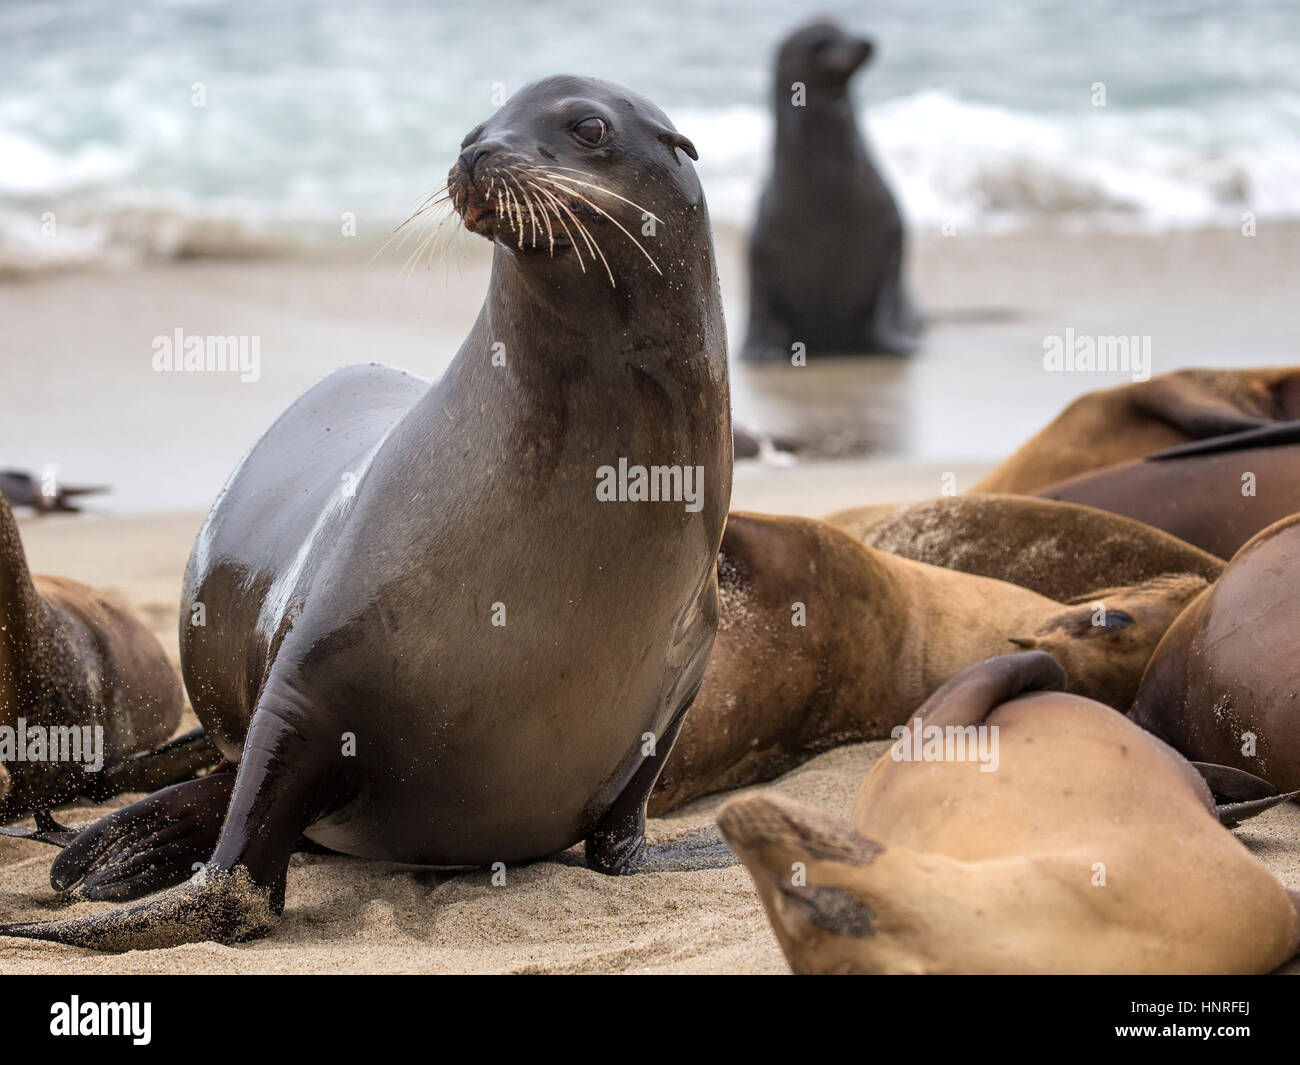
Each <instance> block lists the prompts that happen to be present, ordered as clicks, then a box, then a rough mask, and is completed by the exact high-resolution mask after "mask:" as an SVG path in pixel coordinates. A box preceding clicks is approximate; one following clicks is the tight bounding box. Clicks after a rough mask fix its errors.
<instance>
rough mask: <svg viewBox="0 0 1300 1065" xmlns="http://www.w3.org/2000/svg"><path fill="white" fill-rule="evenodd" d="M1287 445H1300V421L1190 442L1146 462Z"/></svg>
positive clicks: (1160, 453)
mask: <svg viewBox="0 0 1300 1065" xmlns="http://www.w3.org/2000/svg"><path fill="white" fill-rule="evenodd" d="M1286 444H1300V421H1290V422H1271V423H1268V424H1266V425H1260V426H1255V427H1252V428H1249V429H1244V430H1242V431H1241V432H1236V433H1226V434H1224V435H1222V436H1215V437H1211V438H1210V439H1209V440H1193V441H1191V442H1190V443H1187V444H1179V445H1178V446H1176V447H1170V448H1165V450H1163V451H1156V452H1153V453H1152V454H1150V455H1147V456H1146V461H1147V462H1165V461H1168V460H1169V459H1181V458H1188V457H1190V456H1192V455H1213V454H1217V453H1219V452H1224V451H1245V450H1247V449H1249V448H1253V447H1281V446H1284V445H1286Z"/></svg>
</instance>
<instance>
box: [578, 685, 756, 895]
mask: <svg viewBox="0 0 1300 1065" xmlns="http://www.w3.org/2000/svg"><path fill="white" fill-rule="evenodd" d="M691 701H692V702H693V701H694V697H693V696H692V699H691ZM687 705H688V706H689V705H690V704H689V703H688V704H687ZM685 720H686V711H685V710H684V709H683V710H682V711H681V712H680V713H678V715H677V717H675V718H674V719H673V721H672V723H671V724H669V726H668V727H667V728H666V729H664V734H663V736H662V737H661V738H660V739H659V742H658V743H657V744H656V745H655V753H654V754H652V755H650V756H648V757H647V758H645V760H644V761H642V763H641V766H640V768H639V769H638V770H637V771H636V773H635V774H634V775H633V777H632V779H631V781H630V782H629V783H628V785H627V787H625V788H624V789H623V791H622V793H621V794H620V795H619V796H618V798H617V799H615V800H614V804H613V805H612V806H611V807H610V809H609V811H608V813H606V814H605V816H604V817H603V818H602V819H601V821H600V824H598V825H597V826H596V828H595V829H594V830H593V831H592V833H591V835H590V836H588V837H587V840H586V853H587V865H588V866H589V867H590V868H592V869H595V870H596V871H597V872H599V873H606V874H608V875H610V876H626V875H629V874H631V873H668V872H693V871H696V870H699V869H722V868H725V867H726V866H730V865H735V864H736V857H735V855H734V854H732V852H731V851H730V850H729V849H728V848H727V845H726V844H725V843H723V842H722V840H721V839H720V838H719V837H718V836H717V835H716V834H715V833H713V832H712V831H710V830H708V829H705V830H703V831H699V832H692V833H688V834H687V835H685V836H682V837H680V838H678V839H676V840H672V841H670V842H667V843H647V842H646V838H645V818H646V803H647V802H648V801H649V799H650V792H651V791H653V790H654V786H655V781H656V780H658V779H659V774H660V773H661V772H662V771H663V767H664V764H665V763H666V762H667V760H668V755H669V754H670V753H671V751H672V746H673V743H674V741H676V739H677V733H678V732H680V731H681V727H682V722H683V721H685Z"/></svg>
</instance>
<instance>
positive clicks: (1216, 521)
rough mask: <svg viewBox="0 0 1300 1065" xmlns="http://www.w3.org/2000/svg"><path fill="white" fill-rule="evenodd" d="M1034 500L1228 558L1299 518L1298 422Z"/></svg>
mask: <svg viewBox="0 0 1300 1065" xmlns="http://www.w3.org/2000/svg"><path fill="white" fill-rule="evenodd" d="M1036 494H1037V495H1038V496H1040V497H1042V498H1043V499H1055V500H1061V501H1064V502H1069V503H1083V504H1085V505H1087V506H1090V507H1098V508H1100V509H1102V510H1108V511H1110V512H1111V513H1113V514H1121V515H1123V516H1124V517H1127V518H1133V519H1135V520H1137V521H1140V522H1145V523H1146V524H1147V525H1150V526H1152V527H1154V528H1157V529H1163V530H1164V531H1165V532H1168V533H1171V534H1172V535H1174V536H1177V537H1180V538H1182V539H1183V540H1185V541H1187V542H1188V543H1190V544H1195V545H1196V546H1197V547H1200V548H1203V549H1204V550H1206V551H1209V552H1211V553H1212V554H1215V555H1218V556H1219V557H1220V558H1231V557H1232V556H1233V555H1234V554H1235V553H1236V551H1237V549H1238V548H1239V547H1241V546H1242V544H1244V543H1245V542H1246V541H1247V540H1249V539H1250V538H1251V537H1252V536H1254V535H1255V534H1256V533H1257V532H1259V531H1260V530H1261V529H1265V528H1267V527H1268V526H1270V525H1272V524H1273V523H1274V522H1276V521H1281V520H1282V519H1283V518H1285V517H1288V516H1290V515H1292V514H1295V513H1297V512H1300V421H1293V422H1282V423H1278V424H1275V425H1269V426H1265V427H1264V428H1262V429H1254V430H1250V431H1248V432H1245V433H1238V434H1235V435H1232V436H1224V437H1218V438H1215V439H1212V440H1205V441H1195V442H1193V443H1190V444H1182V445H1180V446H1178V447H1175V448H1171V449H1170V450H1168V451H1160V452H1156V453H1155V454H1153V455H1148V456H1147V457H1146V458H1145V459H1139V460H1137V461H1135V462H1124V463H1120V464H1119V465H1116V466H1107V467H1105V468H1104V469H1101V470H1097V471H1095V472H1093V473H1085V474H1080V475H1079V476H1077V477H1071V478H1070V479H1069V480H1067V481H1061V482H1060V483H1058V484H1054V485H1049V486H1048V487H1046V488H1042V489H1039V491H1038V492H1037V493H1036Z"/></svg>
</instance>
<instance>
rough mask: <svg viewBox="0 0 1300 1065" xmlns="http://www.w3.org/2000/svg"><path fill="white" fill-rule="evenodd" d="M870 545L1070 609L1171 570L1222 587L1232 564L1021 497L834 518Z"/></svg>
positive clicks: (1123, 522)
mask: <svg viewBox="0 0 1300 1065" xmlns="http://www.w3.org/2000/svg"><path fill="white" fill-rule="evenodd" d="M825 520H826V521H827V522H829V523H830V524H831V525H834V526H836V527H838V528H841V529H843V530H844V531H845V532H847V533H848V534H849V535H850V536H852V537H854V538H855V539H857V540H860V541H861V542H862V543H864V544H866V545H867V546H868V547H874V548H877V549H878V550H881V551H888V552H889V553H890V554H891V555H899V556H900V557H902V558H910V559H914V560H915V561H917V562H928V563H930V564H931V565H933V566H943V567H944V568H945V569H957V570H961V571H962V572H963V573H975V574H978V575H979V576H981V577H993V578H996V579H997V580H1000V581H1010V582H1011V583H1012V584H1018V585H1020V586H1021V587H1022V588H1030V589H1032V590H1034V591H1035V592H1038V593H1039V595H1045V596H1047V598H1049V599H1057V600H1060V601H1062V602H1065V601H1068V600H1073V599H1079V598H1082V597H1084V596H1087V595H1088V594H1089V593H1091V592H1093V591H1094V590H1095V589H1097V588H1101V587H1117V586H1119V585H1124V584H1138V583H1140V582H1141V581H1149V580H1152V579H1153V578H1155V577H1159V576H1161V575H1162V574H1166V573H1193V574H1196V575H1197V576H1199V577H1204V578H1205V579H1206V580H1207V581H1213V580H1214V579H1215V578H1217V577H1218V576H1219V574H1220V573H1222V572H1223V567H1224V565H1225V563H1224V561H1223V559H1221V558H1218V557H1216V556H1214V555H1212V554H1210V553H1208V552H1206V551H1202V550H1201V549H1200V548H1198V547H1193V546H1192V545H1191V544H1188V543H1184V542H1183V541H1182V540H1179V539H1178V538H1176V537H1174V536H1170V535H1169V534H1168V533H1165V532H1161V531H1160V530H1159V529H1153V528H1151V527H1150V526H1147V525H1144V524H1143V523H1142V522H1140V521H1133V520H1132V519H1130V518H1125V517H1122V516H1120V515H1118V514H1111V513H1108V512H1107V511H1104V510H1097V509H1095V508H1093V507H1085V506H1078V505H1076V504H1074V503H1059V502H1053V501H1051V500H1046V499H1036V498H1033V497H1029V496H1014V495H962V496H942V497H940V498H937V499H927V500H923V501H921V502H919V503H889V504H884V505H880V506H867V507H854V508H852V509H850V510H841V511H838V512H837V513H835V514H830V515H828V516H827V517H826V519H825Z"/></svg>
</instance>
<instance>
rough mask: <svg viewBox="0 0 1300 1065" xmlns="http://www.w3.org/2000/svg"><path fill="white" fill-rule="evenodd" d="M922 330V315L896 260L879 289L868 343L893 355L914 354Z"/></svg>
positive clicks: (872, 312) (872, 310) (874, 348)
mask: <svg viewBox="0 0 1300 1065" xmlns="http://www.w3.org/2000/svg"><path fill="white" fill-rule="evenodd" d="M921 333H922V325H921V316H920V314H919V313H917V310H916V307H915V306H914V305H913V303H912V298H911V296H910V295H909V294H908V291H907V286H906V285H905V284H904V283H903V278H902V265H901V262H900V261H897V260H896V261H895V262H894V263H892V264H891V265H890V269H889V271H888V273H887V275H886V277H885V279H884V281H882V282H881V284H880V290H879V291H878V292H877V293H876V302H875V303H874V304H873V305H872V308H871V322H870V336H869V337H868V344H869V345H870V348H871V349H872V350H877V351H885V352H888V353H889V354H890V355H911V354H912V353H913V352H915V351H916V349H917V348H919V347H920V346H921Z"/></svg>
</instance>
